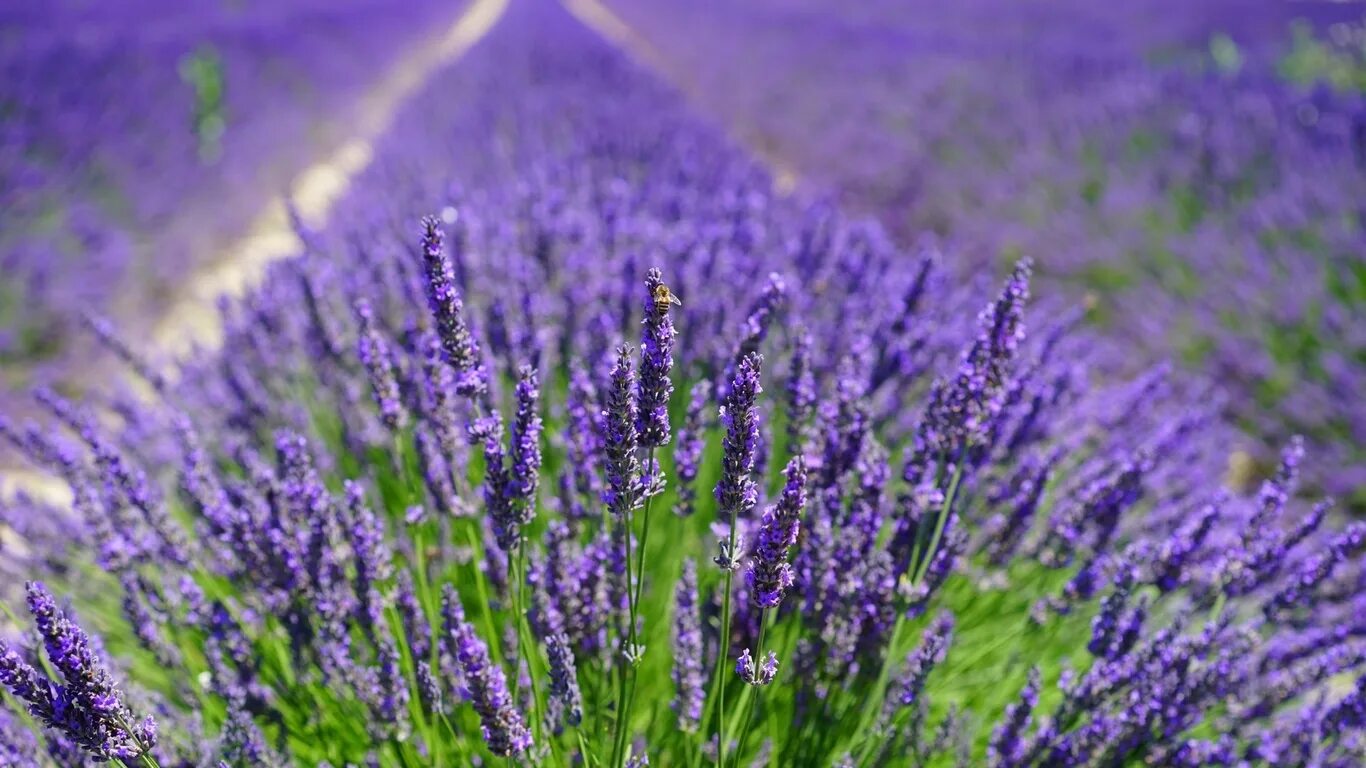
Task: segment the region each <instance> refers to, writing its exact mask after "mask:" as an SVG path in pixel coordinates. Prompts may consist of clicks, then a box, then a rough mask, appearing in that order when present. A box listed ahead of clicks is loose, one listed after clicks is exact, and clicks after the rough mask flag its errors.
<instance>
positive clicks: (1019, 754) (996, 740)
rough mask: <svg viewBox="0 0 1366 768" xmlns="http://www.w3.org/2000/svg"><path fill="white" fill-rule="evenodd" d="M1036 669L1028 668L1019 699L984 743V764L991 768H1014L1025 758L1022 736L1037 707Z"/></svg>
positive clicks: (1038, 679) (1038, 680)
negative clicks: (985, 755) (985, 750)
mask: <svg viewBox="0 0 1366 768" xmlns="http://www.w3.org/2000/svg"><path fill="white" fill-rule="evenodd" d="M1040 685H1041V681H1040V678H1039V668H1038V667H1031V668H1030V670H1029V678H1028V679H1027V680H1025V684H1024V687H1023V688H1021V689H1020V700H1019V701H1018V702H1016V703H1014V704H1011V705H1010V706H1008V707H1006V711H1005V716H1004V717H1003V718H1002V719H1001V723H1000V724H999V725H997V726H996V727H995V728H994V729H992V731H991V741H990V742H989V743H988V744H987V765H988V766H990V768H1015V766H1019V765H1021V762H1020V761H1021V760H1022V759H1023V758H1024V743H1023V741H1024V733H1025V729H1027V728H1028V727H1029V720H1030V715H1031V714H1032V713H1033V712H1034V708H1035V707H1037V706H1039V686H1040Z"/></svg>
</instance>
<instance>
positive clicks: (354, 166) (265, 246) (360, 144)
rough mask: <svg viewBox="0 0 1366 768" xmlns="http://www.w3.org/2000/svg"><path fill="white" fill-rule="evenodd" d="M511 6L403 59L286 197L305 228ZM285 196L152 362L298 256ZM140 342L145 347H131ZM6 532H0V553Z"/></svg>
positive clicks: (57, 484) (209, 272) (471, 13)
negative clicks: (221, 304) (410, 107)
mask: <svg viewBox="0 0 1366 768" xmlns="http://www.w3.org/2000/svg"><path fill="white" fill-rule="evenodd" d="M508 2H509V0H470V3H469V6H468V7H467V8H465V10H464V11H462V12H461V13H460V15H459V16H458V17H457V18H456V20H455V21H454V23H452V24H451V26H450V27H449V28H448V29H447V30H446V31H445V32H444V33H442V34H440V35H438V36H434V37H432V38H431V39H429V40H427V41H426V42H425V43H424V44H423V45H421V46H420V47H418V48H417V49H416V50H414V51H413V52H411V53H409V54H407V55H405V56H404V57H402V58H401V59H400V60H399V61H398V63H397V64H395V65H394V67H393V68H392V69H390V71H389V72H387V73H386V74H385V75H384V77H383V79H381V80H380V81H379V82H378V83H377V84H376V85H375V86H374V87H373V88H372V89H371V90H370V91H369V92H368V93H367V94H366V95H365V96H364V97H362V100H361V104H360V108H359V109H358V114H359V117H358V118H357V120H356V130H355V133H354V135H353V136H352V137H351V138H349V139H348V140H347V141H345V142H344V143H342V145H341V146H340V147H339V148H338V149H336V150H335V151H334V152H332V153H331V154H330V155H328V156H327V157H325V158H324V159H323V160H321V161H320V162H318V163H315V164H314V165H312V166H309V167H308V168H306V169H304V171H302V172H301V173H300V174H299V175H298V176H297V177H295V179H294V182H293V183H292V184H291V185H290V188H289V191H288V195H289V197H290V199H292V201H293V203H294V206H295V209H296V210H297V211H298V213H299V217H300V218H301V219H302V220H303V221H304V223H305V224H308V225H310V226H321V225H322V224H323V223H324V222H326V221H327V217H328V213H329V212H330V211H331V209H332V206H333V204H334V203H336V201H337V200H339V199H340V198H341V197H342V195H344V194H345V193H346V191H347V189H348V188H349V187H350V185H351V182H352V181H353V180H354V179H355V178H356V176H357V175H358V174H359V173H360V172H361V171H363V170H365V168H366V167H367V166H368V165H369V164H370V161H371V159H372V158H373V156H374V147H373V143H374V142H375V141H376V140H377V139H379V137H380V136H382V135H383V134H384V133H385V132H386V131H387V130H388V128H389V126H390V125H391V123H392V122H393V119H394V116H395V115H396V114H397V112H398V111H399V109H400V107H402V105H403V104H404V103H405V102H406V101H407V100H408V99H409V98H411V97H412V96H413V95H414V94H415V93H416V92H417V91H418V89H419V88H421V87H422V85H423V84H424V83H426V82H427V80H428V79H430V78H431V77H432V75H433V74H435V73H436V72H437V71H439V70H440V69H441V68H442V67H445V66H447V65H449V64H450V63H452V62H454V61H456V60H458V59H459V58H460V57H461V56H463V55H464V54H465V53H466V52H467V51H469V49H470V48H471V47H473V46H474V44H475V43H477V42H479V40H481V39H482V38H483V37H484V36H485V35H486V34H488V32H489V30H491V29H493V26H494V25H495V24H496V23H497V22H498V19H499V18H501V17H502V15H503V12H504V11H505V10H506V9H507V4H508ZM285 205H286V204H285V196H284V195H283V194H282V195H280V196H278V197H276V198H274V199H272V200H271V201H270V202H269V203H267V205H266V206H265V208H264V209H262V211H261V213H260V214H259V215H258V216H257V217H256V219H255V221H254V222H253V223H252V225H251V226H250V228H249V229H248V231H247V234H246V235H244V236H243V237H241V238H240V239H238V240H237V241H236V242H234V243H232V244H231V245H230V246H228V247H227V248H225V249H224V250H223V251H222V252H221V253H220V254H219V255H218V256H217V257H216V258H214V259H212V260H211V261H210V263H209V264H208V265H207V266H205V267H204V268H202V269H200V270H198V271H196V272H195V273H194V274H192V275H190V277H189V279H188V281H187V283H186V285H185V287H184V289H183V290H182V292H181V294H180V296H179V298H178V299H177V300H176V302H175V303H174V304H172V306H171V308H170V309H169V310H168V311H167V312H166V313H165V314H164V315H163V316H162V318H161V319H160V320H159V321H158V322H157V323H156V325H155V326H154V328H153V330H152V333H151V338H150V340H147V342H146V343H145V344H144V343H135V346H146V347H150V349H149V351H150V352H152V353H153V355H154V356H158V357H162V358H163V359H166V358H173V357H175V356H177V355H181V354H184V353H185V352H188V351H189V350H190V349H192V348H194V347H200V348H204V347H215V346H217V345H218V344H219V343H220V341H221V340H222V327H221V326H220V323H219V317H218V310H217V300H218V298H219V297H220V296H225V295H226V296H237V295H241V294H242V293H243V292H244V291H246V290H248V289H249V288H250V287H251V286H253V285H255V284H256V283H257V282H259V281H260V279H261V277H262V276H263V275H264V274H265V271H266V268H267V267H268V266H269V265H270V264H271V263H272V262H274V261H277V260H279V259H281V258H284V257H286V256H289V255H290V254H292V253H297V252H298V251H299V248H300V246H301V243H300V242H299V239H298V237H297V236H296V235H295V234H294V230H293V228H292V227H291V225H290V222H289V217H288V214H287V212H286V207H285ZM133 341H134V342H140V340H133ZM17 491H24V492H26V493H28V494H30V495H32V496H34V497H35V498H39V499H43V500H46V501H50V502H52V503H55V504H59V505H65V504H67V503H69V500H70V494H69V491H68V489H67V488H66V484H65V483H64V482H63V481H61V480H60V479H58V478H55V477H53V476H51V475H49V474H47V473H45V472H41V471H38V470H36V469H33V468H28V467H4V468H0V499H9V498H11V497H12V496H13V494H14V493H16V492H17ZM7 533H8V532H7V531H6V530H5V529H4V528H3V527H0V549H3V548H4V546H5V544H7V543H12V542H8V541H6V540H5V537H6V535H7Z"/></svg>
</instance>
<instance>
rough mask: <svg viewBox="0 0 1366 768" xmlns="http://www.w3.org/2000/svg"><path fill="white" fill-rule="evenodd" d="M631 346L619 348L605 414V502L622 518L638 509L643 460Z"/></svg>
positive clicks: (609, 508) (625, 345)
mask: <svg viewBox="0 0 1366 768" xmlns="http://www.w3.org/2000/svg"><path fill="white" fill-rule="evenodd" d="M631 351H632V350H631V345H630V344H622V345H621V346H619V347H617V362H616V365H615V366H613V367H612V383H611V386H610V387H609V389H608V390H607V401H606V411H605V413H604V414H603V417H604V418H603V432H604V434H603V452H604V454H605V455H606V458H607V461H606V470H607V488H606V490H604V491H603V501H604V502H605V503H606V504H607V509H608V511H610V512H611V513H612V515H613V516H615V517H616V518H618V519H621V518H623V517H627V516H629V515H630V514H631V511H632V510H633V509H635V507H636V504H637V500H638V496H639V494H638V493H637V491H638V490H639V489H638V488H637V486H638V484H639V477H640V471H639V470H640V460H639V458H638V457H637V456H636V453H637V451H636V446H637V445H638V444H639V441H638V439H637V433H636V414H637V409H636V398H635V395H636V393H635V391H634V390H635V386H634V385H635V372H634V371H633V370H632V369H631Z"/></svg>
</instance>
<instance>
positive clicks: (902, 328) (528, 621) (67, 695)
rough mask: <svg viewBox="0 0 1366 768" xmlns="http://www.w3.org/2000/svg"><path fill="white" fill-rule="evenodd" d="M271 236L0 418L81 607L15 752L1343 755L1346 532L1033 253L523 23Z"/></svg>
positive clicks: (259, 759)
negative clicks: (733, 124)
mask: <svg viewBox="0 0 1366 768" xmlns="http://www.w3.org/2000/svg"><path fill="white" fill-rule="evenodd" d="M428 212H430V213H432V214H434V216H432V217H431V218H425V219H424V218H420V217H421V216H422V214H424V213H428ZM301 235H302V237H303V240H304V241H305V243H306V244H307V252H306V253H304V254H301V255H300V256H299V257H298V258H297V259H294V260H291V261H289V262H286V263H282V264H280V265H278V266H277V268H275V269H274V270H273V272H272V274H271V275H270V276H269V279H267V280H266V281H265V282H264V284H263V285H262V287H261V289H260V290H258V291H257V292H255V293H253V294H252V295H250V296H248V297H246V298H245V299H243V300H242V301H240V302H238V303H236V304H234V305H233V306H232V307H230V308H229V309H228V311H227V320H228V334H227V339H226V342H225V345H224V347H223V349H222V350H221V351H219V352H217V353H212V354H207V353H206V354H203V355H202V356H201V357H199V358H198V359H196V360H192V361H190V362H188V363H186V364H185V365H183V366H180V367H179V369H178V370H176V371H174V372H169V371H163V370H162V369H161V368H160V367H159V366H157V365H156V364H154V363H149V362H148V361H146V360H141V359H138V358H137V356H135V355H131V354H130V355H126V357H128V362H129V363H131V364H132V366H133V367H134V368H135V369H137V370H138V371H139V372H140V373H141V375H142V376H143V378H145V379H146V380H147V381H148V383H149V384H151V385H152V387H153V388H154V389H155V390H156V391H157V393H158V398H157V399H156V401H155V402H154V403H151V404H148V403H145V402H143V401H140V400H138V399H137V398H135V397H133V396H131V395H130V396H127V397H117V398H114V399H112V400H110V401H108V402H98V403H96V402H91V403H87V404H85V405H76V404H73V403H71V402H68V401H66V400H64V399H62V398H60V397H58V396H56V395H54V394H52V393H51V392H46V391H44V392H39V393H37V401H38V402H39V403H41V404H42V405H43V407H44V408H45V409H46V410H48V411H49V412H51V413H52V414H53V415H54V416H56V417H57V418H58V419H59V420H61V421H62V422H64V423H65V424H66V425H67V426H68V427H69V428H70V429H69V430H68V431H67V432H66V433H63V434H59V435H54V434H49V433H47V432H44V431H42V430H37V429H26V428H24V427H23V425H20V424H10V423H8V422H6V423H5V430H4V431H5V434H6V435H7V436H8V437H9V439H10V440H11V441H12V442H14V443H16V444H17V445H18V446H19V447H20V448H21V449H22V450H24V451H25V452H26V453H27V454H28V455H29V456H30V457H31V458H32V459H33V460H34V461H35V462H38V463H39V464H41V465H43V466H46V467H48V468H50V469H51V470H52V471H54V472H57V473H59V474H61V475H62V476H64V477H65V478H66V479H67V480H68V481H69V483H70V485H71V488H72V491H73V495H74V503H73V505H72V506H71V509H69V510H68V509H65V508H57V509H50V508H47V507H45V506H44V505H42V504H41V503H38V502H30V503H21V504H16V505H11V506H10V507H8V508H6V509H5V518H4V520H5V523H6V524H7V525H8V526H9V527H10V528H11V529H12V530H13V532H14V534H15V535H14V536H11V537H9V538H7V541H12V542H17V544H18V546H11V545H7V546H6V548H5V549H4V550H0V564H3V566H4V568H5V569H7V572H6V575H7V576H8V575H9V574H11V573H12V574H14V575H15V576H20V577H26V578H35V577H41V578H42V579H43V580H45V581H46V582H47V583H48V584H51V585H60V589H59V590H58V592H59V593H61V594H70V595H72V596H73V599H72V602H71V603H70V604H64V603H63V602H62V601H60V600H56V599H54V597H53V596H52V592H51V591H49V589H48V588H47V587H45V586H43V584H41V583H36V582H35V583H32V584H30V585H29V586H28V589H27V591H26V594H25V595H24V596H23V598H22V599H24V600H26V602H27V604H28V608H29V613H30V614H31V615H32V617H33V619H34V627H35V629H34V631H33V632H31V633H28V634H25V635H23V636H19V637H8V638H5V639H4V641H3V642H4V644H3V647H0V682H3V683H4V686H5V688H6V689H7V690H8V693H6V694H5V695H4V696H3V706H2V708H0V750H7V751H0V754H3V755H5V756H6V757H8V758H9V759H10V761H11V762H13V763H14V764H15V765H19V766H25V768H27V767H28V766H48V765H67V764H71V756H72V755H76V754H79V753H80V752H81V750H84V752H85V753H86V754H92V755H94V756H96V757H98V758H102V759H114V760H121V761H122V762H123V763H124V764H126V765H129V766H131V765H144V766H160V765H165V766H173V765H174V766H197V765H205V764H208V765H216V764H219V763H218V761H221V762H222V764H226V765H229V766H233V767H234V768H236V767H237V766H261V765H267V766H275V765H279V766H285V765H300V766H302V765H309V766H312V765H321V764H323V763H327V764H329V765H337V766H340V765H348V764H356V765H361V764H368V765H386V766H411V765H437V766H442V765H470V764H488V762H489V761H490V759H492V758H496V757H505V758H508V761H509V762H511V763H523V764H531V765H553V766H568V765H596V766H603V765H611V766H613V768H619V766H623V765H634V766H640V765H644V764H646V763H647V762H648V761H653V762H654V764H656V765H698V764H701V763H703V762H706V763H710V764H714V765H718V766H727V767H729V766H731V765H753V764H767V765H831V764H839V765H931V764H934V765H943V764H957V765H990V766H1023V765H1055V766H1074V765H1075V766H1081V765H1118V764H1126V763H1129V762H1139V761H1142V762H1146V763H1151V764H1159V765H1171V766H1196V765H1244V764H1246V765H1276V766H1296V765H1310V764H1313V765H1321V766H1342V767H1343V768H1345V767H1346V766H1352V765H1358V764H1360V761H1361V760H1362V758H1363V756H1366V731H1364V730H1363V728H1364V727H1366V682H1361V681H1360V680H1359V679H1358V677H1359V676H1360V675H1361V673H1362V670H1363V665H1366V624H1363V622H1362V616H1363V615H1366V596H1364V595H1363V592H1362V585H1363V569H1362V564H1361V558H1360V554H1361V552H1362V551H1363V548H1366V531H1364V530H1363V528H1362V526H1361V525H1360V524H1357V525H1354V526H1344V525H1343V524H1342V521H1341V520H1340V519H1338V518H1337V516H1336V515H1335V514H1334V513H1333V511H1332V509H1331V507H1330V506H1329V505H1327V504H1321V505H1317V506H1315V507H1313V508H1312V509H1308V508H1305V506H1304V505H1302V504H1301V503H1300V502H1299V501H1297V500H1296V499H1295V498H1294V496H1295V494H1294V489H1295V481H1296V476H1297V475H1298V472H1299V468H1300V465H1301V463H1302V462H1303V460H1304V457H1303V451H1302V447H1301V446H1300V444H1299V443H1297V442H1294V443H1291V444H1290V445H1289V447H1288V448H1287V450H1286V454H1285V458H1284V461H1283V464H1282V466H1281V468H1280V471H1279V472H1277V473H1276V475H1275V476H1274V477H1273V478H1272V479H1271V480H1269V481H1268V482H1267V483H1266V484H1265V485H1264V486H1263V488H1262V490H1261V492H1260V493H1259V494H1257V495H1256V497H1254V498H1235V497H1231V496H1230V495H1228V494H1227V493H1226V492H1224V491H1222V490H1221V489H1220V479H1219V478H1220V473H1221V470H1222V465H1223V462H1224V454H1225V451H1226V448H1227V445H1228V441H1229V435H1228V433H1227V430H1225V429H1223V428H1221V426H1220V423H1219V420H1218V419H1217V417H1216V414H1215V412H1216V411H1217V410H1218V409H1217V403H1214V402H1212V401H1211V398H1209V397H1207V396H1206V393H1204V392H1202V391H1199V390H1198V389H1196V390H1194V391H1192V389H1191V387H1193V386H1195V385H1192V384H1189V383H1184V382H1180V381H1176V380H1173V377H1172V376H1171V375H1170V374H1168V373H1167V372H1166V371H1165V369H1163V368H1162V367H1157V368H1154V369H1152V370H1150V371H1147V372H1145V373H1143V374H1141V375H1138V376H1135V377H1128V376H1127V375H1126V374H1125V373H1124V372H1123V370H1122V369H1117V368H1116V366H1114V365H1113V364H1112V362H1111V359H1112V358H1113V355H1112V354H1106V349H1107V347H1106V344H1105V342H1104V341H1103V340H1101V339H1098V338H1095V337H1093V336H1092V335H1091V334H1090V333H1088V332H1087V331H1086V330H1085V328H1083V327H1081V326H1080V325H1079V324H1078V319H1079V317H1080V315H1079V314H1078V312H1076V311H1070V310H1069V308H1068V307H1067V306H1066V305H1062V304H1059V303H1058V302H1057V301H1056V299H1055V298H1054V297H1049V296H1042V297H1036V298H1035V299H1033V300H1031V298H1030V267H1029V264H1028V263H1027V262H1023V263H1020V264H1018V265H1016V266H1015V267H1014V269H1013V270H1012V271H1010V273H1009V274H1008V275H1006V276H1004V280H1003V282H1004V285H1003V286H1000V285H996V284H993V282H994V281H992V280H990V279H986V278H983V279H973V280H961V279H958V278H955V277H953V276H952V275H951V274H950V271H949V270H947V269H945V268H944V267H943V262H949V261H951V260H952V259H953V258H954V257H953V256H951V255H950V256H946V257H942V258H940V257H937V256H935V255H933V254H926V255H923V256H920V257H916V256H908V255H907V254H904V253H901V252H899V251H898V250H897V249H896V248H894V247H893V246H892V245H891V244H890V243H889V241H888V240H887V238H886V237H884V236H883V234H882V233H881V231H880V230H879V229H878V228H877V227H876V226H874V225H870V224H860V223H857V222H854V221H851V220H850V219H848V218H847V217H845V216H844V215H842V214H841V213H840V212H839V211H838V210H836V209H834V208H832V207H830V206H826V205H807V204H805V203H804V202H802V201H800V200H790V199H785V198H782V197H776V196H775V195H774V193H773V189H772V182H771V180H770V179H769V177H768V176H767V175H766V174H765V173H764V171H763V170H762V169H761V168H759V167H758V166H757V165H756V164H755V163H754V162H753V161H752V160H751V159H749V158H748V157H747V156H746V155H744V154H743V153H741V152H740V151H738V150H736V149H735V148H733V147H731V146H728V145H727V144H726V143H725V142H724V141H723V140H722V139H721V138H720V137H719V135H718V133H717V132H716V131H715V130H713V129H712V128H711V127H709V126H707V125H705V124H703V123H700V122H698V120H697V119H696V118H695V117H694V116H692V115H691V114H689V113H688V111H687V110H686V108H685V107H684V106H683V104H682V103H681V102H680V100H679V99H678V97H677V96H676V94H674V93H672V92H670V91H668V90H667V89H665V88H663V87H662V86H660V85H659V84H658V83H657V82H656V81H654V80H652V79H651V78H650V77H649V76H648V75H646V74H644V73H642V72H641V71H639V70H638V69H636V68H635V67H634V66H633V65H632V64H631V63H630V62H629V61H627V60H626V59H624V58H623V57H622V56H621V55H620V54H618V53H616V52H613V51H612V50H611V49H610V48H608V47H607V46H606V45H605V44H604V43H603V42H602V41H600V40H598V39H596V38H594V37H592V36H591V35H590V34H589V33H587V32H586V31H585V30H584V29H582V28H581V27H579V26H577V25H575V24H574V23H573V22H572V21H571V20H570V19H569V18H568V17H566V16H565V15H563V13H562V12H561V11H559V10H558V9H556V8H553V7H549V6H546V5H545V4H540V3H536V4H531V3H514V4H513V5H512V8H511V10H510V11H509V14H508V16H507V17H506V18H504V19H503V21H502V22H500V24H499V26H498V27H497V28H496V29H495V30H494V31H493V33H492V35H491V37H490V38H489V39H487V40H486V41H485V42H483V43H481V44H480V46H479V47H478V48H476V49H475V50H474V51H473V52H472V53H471V56H470V58H469V59H468V60H466V61H464V62H462V63H461V64H460V65H459V67H458V68H457V69H455V70H452V71H450V72H447V73H444V74H443V75H442V76H441V77H439V78H438V79H437V80H436V81H435V82H433V83H432V84H431V85H430V86H429V87H428V88H427V89H426V91H425V92H424V93H422V94H421V96H420V97H419V98H418V99H417V100H416V101H415V102H414V103H412V104H411V105H409V107H408V108H407V109H406V110H405V111H404V113H403V115H402V116H401V119H400V120H399V122H398V124H397V126H396V127H395V129H394V131H393V133H392V134H391V135H390V136H388V137H387V138H386V139H385V140H384V141H383V142H382V144H381V145H380V146H379V147H377V155H376V161H375V163H374V165H373V166H372V167H371V168H370V170H368V171H367V172H366V173H365V174H364V177H363V178H362V179H360V180H359V182H358V183H357V185H356V186H355V187H354V188H353V191H352V192H351V193H350V195H349V196H348V197H347V198H346V199H345V200H344V201H343V202H342V203H341V204H340V207H339V208H338V210H337V212H336V214H335V217H334V219H333V224H332V225H331V226H329V227H327V228H325V229H323V230H321V231H304V232H301ZM652 267H653V268H652ZM680 300H681V304H680ZM979 310H980V311H979ZM637 346H638V347H639V351H638V352H637V349H636V347H637ZM94 409H98V410H99V412H100V413H101V414H104V415H107V416H109V418H108V419H100V420H97V419H96V418H94ZM158 468H169V469H168V470H167V471H165V472H162V471H159V469H158ZM4 583H5V584H7V585H8V584H13V583H17V579H13V580H11V579H9V578H7V579H6V580H5V581H4ZM6 598H7V600H9V601H18V600H19V599H21V598H20V596H18V595H7V596H6ZM16 613H20V612H19V611H16ZM77 614H79V616H80V619H81V621H80V622H79V623H78V622H77V620H76V616H77ZM79 626H84V627H86V628H87V629H95V630H98V637H99V638H100V639H98V640H97V639H96V637H95V636H91V635H88V634H86V632H85V631H83V630H82V629H80V628H79ZM116 681H122V685H120V684H119V683H118V682H116Z"/></svg>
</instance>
